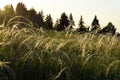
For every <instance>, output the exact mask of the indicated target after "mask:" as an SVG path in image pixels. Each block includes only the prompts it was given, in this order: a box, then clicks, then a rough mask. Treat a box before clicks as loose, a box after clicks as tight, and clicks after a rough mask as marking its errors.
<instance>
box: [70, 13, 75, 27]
mask: <svg viewBox="0 0 120 80" xmlns="http://www.w3.org/2000/svg"><path fill="white" fill-rule="evenodd" d="M73 26H75V22H74V20H73V16H72V13H70V16H69V28H70V29H73Z"/></svg>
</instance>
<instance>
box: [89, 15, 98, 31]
mask: <svg viewBox="0 0 120 80" xmlns="http://www.w3.org/2000/svg"><path fill="white" fill-rule="evenodd" d="M98 28H100V24H99V20H98V19H97V16H96V15H95V18H94V20H93V22H92V28H91V31H94V30H97V29H98Z"/></svg>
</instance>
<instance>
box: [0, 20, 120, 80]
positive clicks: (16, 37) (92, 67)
mask: <svg viewBox="0 0 120 80" xmlns="http://www.w3.org/2000/svg"><path fill="white" fill-rule="evenodd" d="M11 21H12V20H11ZM28 22H29V21H28ZM11 24H13V23H11ZM26 24H27V23H26ZM30 25H31V24H30ZM30 25H27V26H30ZM7 26H10V25H9V24H8V25H7ZM0 80H120V42H119V40H118V39H117V38H116V37H115V36H113V37H112V36H103V35H94V34H90V33H85V34H79V33H77V32H69V31H68V32H62V31H61V32H57V31H54V30H49V31H45V30H43V29H33V28H22V29H14V28H12V29H9V28H3V29H1V30H0Z"/></svg>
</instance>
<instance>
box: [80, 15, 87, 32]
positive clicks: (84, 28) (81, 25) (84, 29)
mask: <svg viewBox="0 0 120 80" xmlns="http://www.w3.org/2000/svg"><path fill="white" fill-rule="evenodd" d="M78 27H79V28H78V31H79V32H80V33H85V32H88V31H89V28H86V27H85V26H84V21H83V18H82V16H81V18H80V21H79V24H78Z"/></svg>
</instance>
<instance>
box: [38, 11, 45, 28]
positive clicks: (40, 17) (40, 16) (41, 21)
mask: <svg viewBox="0 0 120 80" xmlns="http://www.w3.org/2000/svg"><path fill="white" fill-rule="evenodd" d="M36 23H37V25H38V27H39V28H40V27H44V14H43V11H40V12H39V13H38V14H37V20H36Z"/></svg>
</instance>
